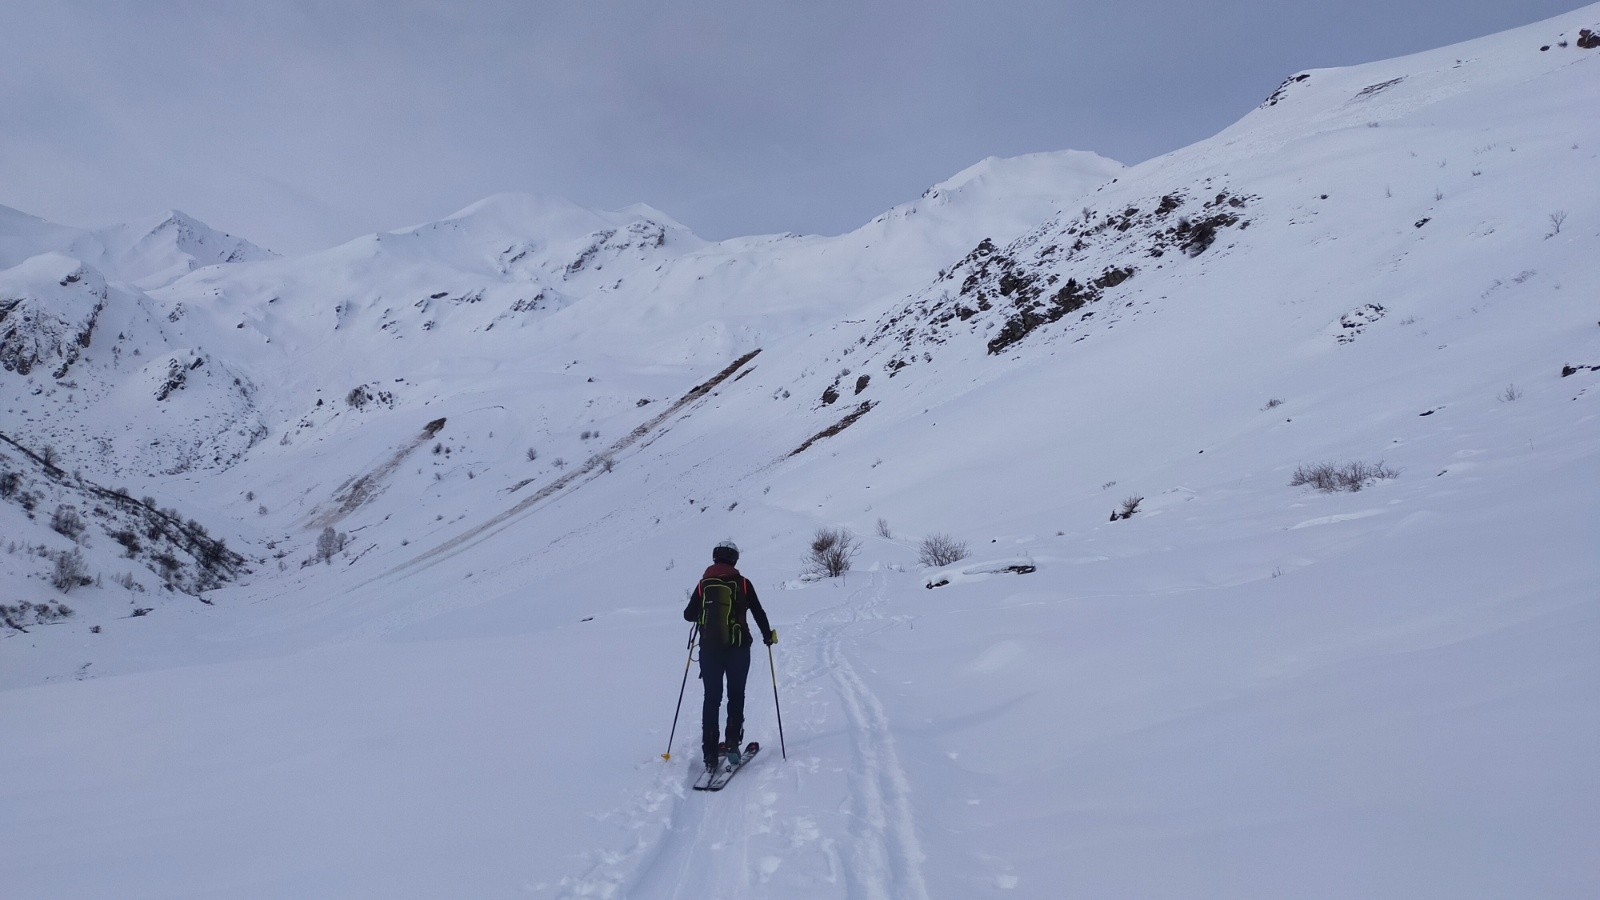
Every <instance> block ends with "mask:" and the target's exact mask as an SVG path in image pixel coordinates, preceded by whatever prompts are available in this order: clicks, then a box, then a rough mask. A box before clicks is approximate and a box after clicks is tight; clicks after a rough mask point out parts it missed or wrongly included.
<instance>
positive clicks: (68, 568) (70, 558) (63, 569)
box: [50, 548, 94, 594]
mask: <svg viewBox="0 0 1600 900" xmlns="http://www.w3.org/2000/svg"><path fill="white" fill-rule="evenodd" d="M50 583H51V584H52V585H54V586H55V588H56V590H58V591H60V592H61V593H63V594H66V593H71V591H72V589H73V588H75V587H82V586H84V585H86V584H93V583H94V579H93V578H90V577H89V570H88V567H87V566H86V565H85V564H84V561H83V554H82V553H80V552H78V550H77V548H73V549H71V550H67V551H64V552H62V553H60V554H57V556H56V570H55V572H54V573H52V574H51V576H50Z"/></svg>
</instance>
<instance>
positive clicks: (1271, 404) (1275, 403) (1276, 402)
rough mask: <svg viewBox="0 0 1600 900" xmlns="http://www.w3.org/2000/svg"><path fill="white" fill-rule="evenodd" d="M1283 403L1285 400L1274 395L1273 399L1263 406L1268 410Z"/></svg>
mask: <svg viewBox="0 0 1600 900" xmlns="http://www.w3.org/2000/svg"><path fill="white" fill-rule="evenodd" d="M1282 405H1283V401H1282V400H1279V399H1278V398H1277V397H1273V398H1272V399H1271V400H1268V401H1267V405H1266V406H1263V407H1261V408H1262V409H1264V410H1266V409H1276V408H1277V407H1280V406H1282Z"/></svg>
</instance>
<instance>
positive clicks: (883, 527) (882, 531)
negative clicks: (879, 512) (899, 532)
mask: <svg viewBox="0 0 1600 900" xmlns="http://www.w3.org/2000/svg"><path fill="white" fill-rule="evenodd" d="M878 537H881V538H886V539H887V538H892V537H894V535H893V534H892V533H891V532H890V531H889V520H888V519H885V518H884V517H883V516H879V517H878Z"/></svg>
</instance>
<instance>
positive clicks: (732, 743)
mask: <svg viewBox="0 0 1600 900" xmlns="http://www.w3.org/2000/svg"><path fill="white" fill-rule="evenodd" d="M738 562H739V548H738V547H737V546H735V545H734V543H733V541H723V542H722V543H720V544H718V545H717V546H716V547H714V548H712V550H711V566H710V567H708V568H707V569H706V572H705V574H704V575H702V576H701V577H700V582H699V583H698V584H696V585H695V586H694V590H693V591H692V592H690V594H689V605H688V606H686V607H684V610H683V618H684V619H685V620H687V621H690V622H695V623H698V624H699V626H700V679H701V680H702V681H704V682H705V689H706V695H705V704H704V705H703V706H702V707H701V710H700V737H701V742H700V743H701V749H702V750H703V751H704V752H705V760H706V771H708V772H711V771H715V770H716V768H717V760H718V759H719V758H720V757H724V756H725V757H727V759H728V761H729V762H731V763H733V764H734V765H738V764H739V761H740V759H739V753H740V749H739V748H740V747H742V746H743V741H744V683H745V679H746V678H747V677H749V675H750V625H749V623H748V622H747V621H746V620H745V613H746V612H747V611H748V612H753V613H755V615H756V625H757V626H758V627H759V628H760V629H761V639H762V641H763V642H765V643H766V644H767V646H769V647H770V646H772V645H773V644H776V643H777V642H778V632H776V631H774V630H773V628H772V626H771V625H770V624H768V622H767V612H766V610H764V609H762V608H761V601H760V600H759V599H758V598H757V597H756V589H755V585H752V584H751V583H750V579H748V578H746V577H744V576H743V575H740V574H739V570H738V569H736V568H734V566H735V564H737V563H738ZM723 678H727V681H728V730H727V732H726V737H727V740H725V741H723V742H722V744H721V745H720V746H719V745H718V743H717V718H718V712H719V711H720V709H721V707H722V681H723Z"/></svg>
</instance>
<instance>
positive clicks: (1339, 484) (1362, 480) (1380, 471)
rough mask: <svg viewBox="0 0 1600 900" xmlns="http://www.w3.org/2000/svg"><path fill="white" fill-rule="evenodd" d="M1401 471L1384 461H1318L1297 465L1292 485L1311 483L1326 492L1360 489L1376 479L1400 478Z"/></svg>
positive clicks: (1291, 481)
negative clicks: (1385, 463)
mask: <svg viewBox="0 0 1600 900" xmlns="http://www.w3.org/2000/svg"><path fill="white" fill-rule="evenodd" d="M1398 477H1400V473H1399V472H1397V471H1395V470H1394V469H1391V468H1389V467H1388V466H1386V465H1384V464H1383V463H1382V462H1378V463H1365V462H1360V461H1356V462H1347V463H1344V464H1342V465H1341V464H1339V463H1317V464H1315V465H1304V464H1302V465H1299V466H1296V467H1295V470H1294V477H1293V478H1291V479H1290V480H1289V486H1290V487H1300V486H1301V485H1310V486H1311V487H1314V488H1316V489H1317V490H1319V491H1322V492H1324V493H1330V494H1331V493H1333V492H1335V491H1352V492H1353V491H1359V490H1361V489H1362V488H1364V487H1366V486H1367V485H1369V484H1371V483H1372V482H1374V481H1380V480H1385V479H1389V478H1398Z"/></svg>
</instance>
